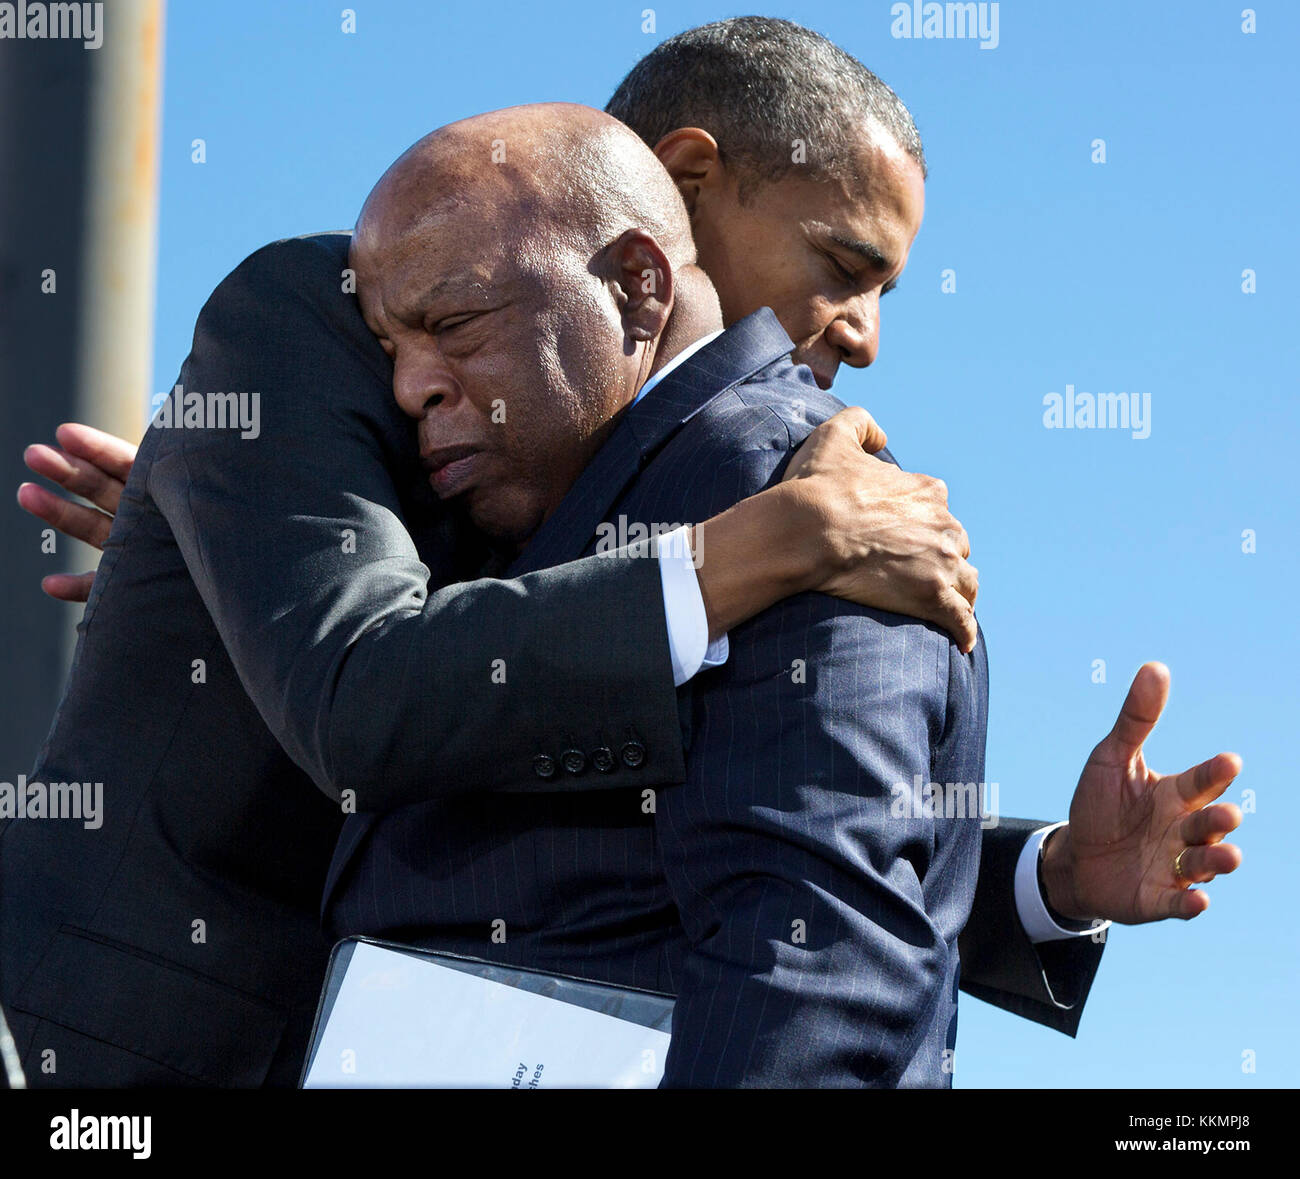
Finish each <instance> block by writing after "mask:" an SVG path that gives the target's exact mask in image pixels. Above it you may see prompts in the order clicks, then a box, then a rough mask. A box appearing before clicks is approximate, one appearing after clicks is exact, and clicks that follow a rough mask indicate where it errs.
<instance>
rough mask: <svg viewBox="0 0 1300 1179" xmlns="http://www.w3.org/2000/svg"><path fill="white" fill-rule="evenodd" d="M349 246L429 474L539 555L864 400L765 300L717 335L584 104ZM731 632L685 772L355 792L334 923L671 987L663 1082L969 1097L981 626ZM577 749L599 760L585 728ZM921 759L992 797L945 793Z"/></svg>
mask: <svg viewBox="0 0 1300 1179" xmlns="http://www.w3.org/2000/svg"><path fill="white" fill-rule="evenodd" d="M493 144H499V145H504V159H503V160H502V161H501V162H500V163H498V164H495V165H492V166H486V167H485V166H484V164H483V162H484V161H485V160H488V159H490V158H491V152H492V146H493ZM559 175H563V176H564V177H565V182H564V183H562V184H560V183H556V177H557V176H559ZM430 194H432V196H431V195H430ZM896 244H897V245H898V246H899V248H900V249H901V250H902V252H903V253H904V254H905V253H906V249H907V247H908V246H909V245H910V237H909V238H906V239H905V240H900V241H899V242H898V243H896ZM352 261H353V264H354V267H355V269H356V273H357V279H358V295H359V298H360V302H361V307H362V311H363V314H364V316H365V319H366V322H367V324H368V325H369V326H370V328H371V330H372V331H373V332H374V333H375V335H376V336H377V337H378V339H379V340H380V343H381V345H382V346H383V348H384V350H385V351H386V352H387V353H388V355H389V356H390V357H391V358H392V360H393V389H394V395H395V397H396V399H397V402H398V404H399V405H400V406H401V408H402V410H403V411H404V412H405V413H406V414H408V415H409V416H410V417H411V418H412V419H413V420H414V421H415V422H416V424H417V428H418V435H419V440H420V453H421V456H422V459H423V461H424V465H425V469H426V471H427V472H428V475H429V480H430V483H431V485H432V486H433V489H434V491H435V493H436V494H437V495H438V496H439V497H440V498H442V499H443V500H445V501H446V502H448V503H453V504H455V505H456V507H457V509H458V510H460V511H463V512H464V513H465V514H466V515H467V517H468V518H469V520H470V522H471V523H472V524H473V526H474V527H475V528H476V529H478V530H479V531H481V532H482V533H483V534H485V535H486V536H487V537H488V538H489V540H490V541H491V543H492V544H493V545H494V546H496V547H497V549H498V551H499V552H501V553H502V554H503V555H504V556H505V557H507V558H512V559H513V565H512V569H511V571H512V572H515V573H521V574H522V573H523V572H524V571H525V570H527V571H528V572H530V573H531V572H535V571H538V570H541V569H544V568H547V567H549V566H551V565H553V564H555V563H557V562H562V561H565V560H570V559H575V558H579V557H582V556H584V555H586V556H590V555H592V554H595V553H597V552H599V550H600V548H601V547H602V538H603V537H606V536H607V535H608V534H609V529H611V528H613V529H614V530H615V531H617V530H618V529H625V530H626V529H631V528H636V527H643V528H645V529H647V530H648V531H650V532H651V533H655V532H660V531H664V530H668V531H671V530H672V529H673V528H674V527H675V526H676V525H675V523H674V522H683V521H684V522H690V521H694V520H697V519H701V518H706V517H708V516H710V515H714V514H716V513H717V512H719V511H723V510H726V509H727V508H729V507H731V506H732V505H733V504H735V503H738V502H740V501H741V500H742V499H743V498H744V497H746V496H750V495H753V494H756V493H758V492H760V491H761V490H763V489H764V488H765V487H768V486H770V485H771V484H773V483H775V482H776V481H777V480H779V478H780V477H781V474H782V473H783V471H784V469H785V467H786V464H787V463H788V462H789V460H790V458H791V456H792V454H793V452H794V450H795V448H796V447H797V446H798V444H799V443H800V442H801V441H802V440H803V439H804V438H805V437H807V435H808V434H809V433H810V432H811V430H812V428H813V426H814V425H815V424H816V423H817V422H820V421H824V420H826V419H827V418H829V417H830V416H831V415H832V414H833V413H835V412H836V411H837V410H838V409H840V408H842V407H841V406H840V404H839V403H838V402H836V401H835V400H834V398H832V397H830V396H829V395H828V394H826V393H824V392H823V391H822V390H820V389H819V388H818V387H817V384H816V382H815V380H814V378H813V375H812V373H811V372H810V371H809V370H808V369H807V368H805V367H802V366H797V365H795V364H794V363H793V362H792V361H791V359H790V355H789V353H790V349H791V342H790V339H789V337H788V336H787V335H786V334H785V333H784V332H783V331H782V329H781V326H780V324H779V323H778V322H777V320H776V318H775V316H774V315H773V314H772V312H770V311H768V310H766V309H764V310H761V311H759V312H756V313H755V314H754V315H751V316H748V317H746V318H744V319H742V320H741V321H740V322H738V323H737V324H735V325H733V326H732V327H731V328H730V329H728V330H727V331H725V332H723V331H722V316H721V312H720V309H719V306H718V302H717V298H716V295H715V293H714V291H713V289H712V286H711V284H710V283H709V281H708V279H707V278H706V277H705V275H704V273H703V272H702V271H701V270H700V269H699V268H698V266H697V265H696V263H695V246H694V242H693V240H692V236H691V232H690V225H689V220H688V218H687V215H686V210H685V207H684V205H683V204H682V201H681V197H680V195H679V194H678V192H677V191H676V189H675V187H674V186H673V184H672V181H671V179H670V177H669V176H668V174H667V173H666V172H665V171H664V170H663V169H662V167H661V166H660V165H659V163H658V161H657V160H656V159H655V157H654V155H653V154H652V153H651V152H650V150H649V149H648V148H647V147H646V146H645V145H644V144H643V143H642V142H641V141H640V140H639V139H638V138H637V137H636V136H635V135H634V134H633V133H632V132H631V131H629V130H628V129H627V128H626V127H625V126H623V124H621V123H619V122H617V121H616V120H614V119H612V118H610V117H609V116H607V115H604V114H602V113H599V112H596V111H592V110H588V109H586V108H583V107H574V106H565V105H555V104H549V105H542V106H536V107H518V108H512V109H509V110H505V111H498V112H494V113H492V114H489V115H483V116H478V117H476V118H472V119H468V120H465V121H462V122H459V123H455V124H452V125H451V126H449V127H446V128H443V129H441V130H439V131H437V132H435V133H433V134H432V135H430V136H428V137H427V138H426V139H424V140H422V141H421V142H420V143H418V144H416V145H415V146H414V147H413V148H412V149H411V150H410V151H408V152H407V153H406V154H405V155H403V156H402V158H401V159H400V160H399V161H398V162H397V163H396V164H394V166H393V167H392V168H391V169H390V170H389V172H388V173H387V174H386V175H385V176H384V177H383V179H382V180H381V181H380V183H379V185H378V186H377V187H376V189H375V190H374V192H373V193H372V194H371V196H370V198H369V199H368V200H367V202H366V205H365V208H364V210H363V212H362V216H361V218H360V221H359V222H358V226H357V230H356V233H355V236H354V241H353V249H352ZM639 629H640V628H639ZM647 633H649V632H648V631H647ZM728 645H729V651H728V653H727V658H726V659H725V662H724V663H723V665H722V666H721V667H719V668H717V669H716V670H712V671H707V672H705V673H703V674H701V675H700V676H698V677H696V678H695V681H694V682H693V684H692V686H691V687H690V688H689V689H687V688H683V689H682V690H681V693H680V697H681V717H682V724H683V729H684V737H683V742H684V746H685V749H686V759H685V768H684V773H683V774H682V776H681V778H680V779H679V780H677V781H673V782H668V783H664V784H662V785H660V786H658V787H656V788H653V789H646V788H645V787H646V784H645V783H643V782H641V781H638V780H637V779H636V778H635V777H631V776H627V777H625V778H624V779H623V780H622V781H618V780H613V779H611V780H608V781H606V782H605V783H602V785H603V786H604V789H603V790H602V791H601V793H600V794H599V795H588V796H581V795H573V794H567V795H566V794H560V793H554V792H539V793H533V794H530V795H528V796H527V797H526V800H525V801H524V802H523V803H522V804H521V805H518V806H513V807H510V808H504V807H502V806H501V805H500V803H499V801H495V800H491V799H488V798H486V797H485V796H483V795H481V794H477V795H470V794H466V795H461V796H458V797H456V798H445V799H438V800H431V801H428V802H424V803H420V804H415V805H411V806H406V807H399V808H388V807H376V806H371V805H370V804H369V803H368V800H367V796H366V792H365V790H364V789H363V790H362V791H361V792H360V793H359V795H358V807H357V810H358V813H357V814H356V815H351V816H349V818H348V820H347V821H346V823H345V826H344V833H343V837H342V840H341V841H340V847H339V852H338V853H337V854H336V856H335V861H334V865H333V866H332V870H331V885H330V888H329V891H328V892H327V899H326V905H325V913H326V921H327V926H328V928H330V929H331V931H332V932H333V933H334V934H335V935H338V936H343V935H353V934H358V935H373V936H379V937H385V938H394V939H397V940H403V941H413V942H415V943H418V944H420V945H422V946H425V947H427V948H430V949H435V950H440V951H448V952H453V953H458V954H468V955H472V956H474V957H478V958H483V959H487V960H490V961H493V962H496V963H499V964H502V965H510V966H522V967H529V968H535V969H541V970H548V971H553V972H556V973H560V974H565V975H571V976H577V977H581V978H586V979H593V980H597V981H602V982H608V983H613V984H618V985H622V986H628V987H636V988H643V989H649V990H658V991H668V992H672V993H674V994H675V995H676V996H677V999H676V1006H675V1009H674V1014H673V1026H672V1036H673V1038H672V1045H671V1048H670V1050H669V1052H668V1056H667V1059H666V1062H665V1071H664V1083H665V1084H667V1085H674V1086H681V1085H685V1086H740V1085H745V1086H749V1085H782V1086H785V1085H807V1086H850V1085H868V1084H869V1085H924V1086H943V1085H946V1084H948V1083H949V1082H950V1080H951V1067H950V1063H949V1062H950V1060H951V1052H952V1050H953V1048H954V1045H955V1037H956V1014H957V1009H956V1002H957V1000H956V995H957V978H958V970H959V953H958V947H957V939H958V936H959V935H960V933H961V930H962V928H963V926H964V925H965V923H966V919H967V916H968V915H969V912H970V907H971V902H972V900H973V898H974V894H975V882H976V876H977V873H978V864H979V847H980V817H981V798H982V796H981V791H982V785H983V782H982V779H983V761H984V735H985V725H986V718H987V690H988V689H987V672H986V662H985V656H984V648H983V641H982V639H980V640H978V641H977V643H976V645H975V648H974V650H973V652H972V653H970V654H963V653H962V652H961V650H960V649H959V648H958V646H957V645H956V644H955V643H954V642H953V641H952V640H950V639H949V638H948V636H947V635H945V634H944V633H943V632H942V631H940V630H939V629H938V628H936V627H932V626H928V625H926V624H924V623H921V622H918V621H916V620H915V619H909V618H905V617H903V616H901V615H897V614H890V613H886V612H884V611H881V610H876V609H872V608H869V607H862V606H854V605H850V604H847V603H843V602H840V601H837V600H835V599H833V598H830V597H827V596H824V595H820V594H801V595H797V596H794V597H791V598H789V599H786V600H785V601H784V602H781V603H778V604H777V605H775V606H773V607H772V608H770V609H768V610H765V611H763V612H761V613H760V614H758V615H757V616H756V617H755V618H754V619H753V620H752V621H750V622H748V623H746V624H743V625H741V626H738V627H736V628H733V629H732V631H731V633H730V636H729V638H728ZM502 656H503V657H506V658H507V659H508V652H506V651H504V650H503V651H502ZM473 707H474V705H473V702H472V701H467V702H466V704H465V706H464V708H463V709H462V712H465V713H467V712H468V711H469V710H471V709H472V708H473ZM554 753H555V754H556V755H557V756H558V757H559V758H560V759H561V760H563V761H564V762H565V764H566V770H568V772H571V773H573V774H575V775H578V776H582V775H584V774H585V775H587V776H590V777H595V778H596V779H597V780H598V781H599V779H600V778H601V777H602V775H601V772H600V769H599V767H591V768H589V767H588V766H587V765H586V764H584V763H585V762H586V760H587V759H586V758H585V757H584V755H583V752H582V750H581V747H580V746H576V747H572V748H568V749H566V748H563V747H561V748H557V749H555V750H554ZM916 780H921V781H925V782H930V781H937V782H939V783H940V784H942V785H941V789H943V788H944V786H946V785H955V786H959V787H962V789H963V790H968V793H967V794H964V795H963V797H962V805H961V807H959V808H955V809H954V808H945V806H944V805H942V804H941V805H940V806H939V807H938V809H937V813H936V811H935V809H934V808H933V807H931V808H929V809H927V808H926V807H924V806H923V805H922V804H921V800H920V797H919V794H918V797H917V798H916V799H915V800H913V798H912V794H911V790H912V785H911V784H912V783H913V782H914V781H916ZM530 784H531V775H530V774H528V773H525V774H521V775H519V776H518V778H517V779H516V781H515V782H514V783H513V785H514V786H515V787H517V788H519V789H524V788H527V787H528V786H529V785H530ZM963 784H969V787H966V786H964V785H963ZM900 789H902V790H903V791H904V795H903V796H900V795H899V790H900ZM913 801H915V803H916V805H915V806H913ZM900 805H901V809H900Z"/></svg>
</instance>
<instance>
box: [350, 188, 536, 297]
mask: <svg viewBox="0 0 1300 1179" xmlns="http://www.w3.org/2000/svg"><path fill="white" fill-rule="evenodd" d="M368 212H369V211H368ZM516 236H517V235H515V234H512V233H511V232H510V230H509V229H508V228H504V227H502V226H501V224H500V222H499V221H498V220H497V219H496V218H495V217H492V216H490V215H488V214H487V212H486V211H485V210H484V209H483V208H482V207H481V206H480V207H478V208H475V207H474V205H473V204H471V202H469V201H467V200H463V199H457V198H443V199H440V200H437V201H435V202H433V203H432V204H430V205H429V206H428V207H427V208H425V209H424V210H422V211H420V212H418V213H417V214H416V215H414V216H405V217H403V216H400V215H392V214H390V213H387V212H386V211H385V210H382V209H381V210H378V211H376V212H375V214H374V215H367V216H365V217H363V218H362V221H361V223H360V224H359V225H358V227H357V233H356V236H355V237H354V239H353V243H352V254H351V261H352V266H353V267H354V269H355V270H356V272H357V284H358V293H359V295H360V297H361V299H362V302H363V303H366V304H368V305H370V306H372V307H374V306H376V305H378V304H382V305H383V307H384V309H385V310H386V311H387V312H388V313H390V314H393V315H396V316H399V317H402V316H406V315H410V314H415V313H417V312H418V311H419V310H420V309H421V308H423V307H424V306H426V305H427V304H429V303H430V302H432V301H433V300H435V299H437V298H441V297H443V296H449V295H452V294H454V295H456V296H458V297H465V298H469V299H472V300H475V301H477V302H479V303H482V302H485V301H487V300H489V299H491V298H492V297H493V296H494V295H495V294H498V293H500V292H501V291H502V290H503V289H505V288H507V287H508V286H511V285H513V284H516V283H517V282H518V281H519V279H520V277H521V275H522V269H521V267H520V265H519V259H520V258H521V256H522V254H521V251H520V250H519V249H517V248H514V247H515V246H517V242H515V241H513V240H512V239H513V238H514V237H516Z"/></svg>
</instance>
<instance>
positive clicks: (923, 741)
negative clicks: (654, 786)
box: [656, 594, 983, 1087]
mask: <svg viewBox="0 0 1300 1179" xmlns="http://www.w3.org/2000/svg"><path fill="white" fill-rule="evenodd" d="M948 647H949V644H948V643H947V641H946V640H945V639H942V638H941V637H940V636H938V635H937V633H935V632H933V631H932V630H930V629H929V628H927V627H925V626H923V625H921V624H918V623H915V622H913V621H911V620H908V619H904V618H901V617H899V616H897V615H891V614H885V613H883V612H880V611H873V610H869V609H865V608H860V607H856V606H851V605H847V604H845V603H842V602H837V601H834V600H832V599H830V598H827V597H825V596H823V595H819V594H804V595H800V596H798V597H794V598H790V599H787V600H786V601H784V602H782V603H780V604H778V605H777V606H776V607H775V608H773V609H771V610H768V611H765V612H764V613H763V614H761V615H759V616H758V617H757V618H755V619H754V620H752V621H751V622H749V623H747V624H746V625H744V626H742V627H739V628H737V629H736V630H735V631H734V632H733V633H732V635H731V657H730V659H729V661H728V663H727V664H726V666H725V667H723V668H720V669H718V670H717V671H713V672H709V673H705V674H704V675H703V676H701V677H697V680H696V681H694V685H693V695H694V705H693V707H694V724H693V726H692V733H691V744H690V753H689V757H688V760H687V779H686V782H685V783H684V784H682V785H680V786H675V787H669V788H667V789H665V790H663V791H661V792H660V796H659V799H658V802H657V810H656V830H657V832H658V836H659V841H660V846H661V851H662V856H663V862H664V869H665V875H666V879H667V881H668V885H669V888H670V890H671V892H672V895H673V898H674V900H675V902H676V905H677V908H678V911H679V913H680V915H681V920H682V923H683V926H684V928H685V931H686V934H687V938H688V943H689V949H688V951H687V953H686V955H685V960H684V964H683V970H682V976H681V977H680V978H677V979H674V980H673V982H674V983H675V985H676V990H677V995H678V998H677V1004H676V1007H675V1010H674V1015H673V1034H672V1043H671V1046H670V1048H669V1052H668V1057H667V1060H666V1062H665V1074H664V1084H665V1086H691V1087H714V1086H726V1087H730V1086H739V1085H745V1086H750V1085H756V1086H857V1085H896V1084H898V1083H899V1080H900V1078H901V1077H902V1075H903V1072H904V1071H905V1069H906V1068H907V1065H908V1064H909V1062H910V1061H911V1060H912V1058H913V1057H914V1055H915V1054H916V1053H917V1050H918V1046H919V1044H920V1043H921V1041H922V1039H923V1038H924V1037H925V1036H926V1035H927V1033H928V1032H929V1030H930V1028H931V1025H932V1023H933V1020H934V1017H935V1014H936V1010H937V1007H938V1004H939V1003H940V1001H941V999H942V998H943V997H944V993H945V989H946V987H947V986H948V985H949V980H950V979H951V978H952V972H951V970H950V960H949V954H950V952H951V950H950V946H949V944H948V941H947V939H946V938H945V936H944V935H943V933H942V932H941V931H940V930H939V929H938V928H937V926H936V924H935V922H934V921H933V920H932V918H931V916H930V914H929V912H928V911H927V898H926V895H925V886H924V883H923V878H924V877H925V874H926V872H927V869H928V867H929V861H930V857H931V855H932V853H933V849H934V846H935V819H934V818H933V817H928V818H927V817H924V815H923V814H916V813H910V814H903V815H899V814H898V813H896V808H895V806H894V801H895V799H896V798H897V792H896V791H895V789H894V787H895V786H896V784H900V783H906V784H910V783H912V782H913V780H914V775H923V776H924V780H926V781H928V780H929V777H930V774H931V771H932V768H933V766H932V760H931V755H932V750H933V749H935V748H936V747H937V746H938V744H939V742H940V741H941V740H944V734H945V731H947V732H948V739H949V740H950V741H951V742H952V743H953V747H954V748H956V747H959V746H960V747H962V748H966V749H973V746H972V744H971V742H973V741H974V740H975V739H976V738H977V739H978V755H979V757H980V758H981V759H982V754H983V731H982V728H981V729H980V731H979V732H978V734H976V733H974V732H967V733H958V732H956V731H955V730H954V729H953V727H952V726H950V725H949V724H948V707H947V703H948V695H949V690H950V684H949V679H950V675H951V674H952V673H951V665H950V657H949V652H948ZM956 665H957V666H958V667H959V668H963V669H965V670H964V671H963V672H962V673H961V674H970V675H972V676H973V675H974V674H975V672H974V670H973V665H972V664H971V663H970V661H968V660H957V661H956ZM954 690H956V691H957V692H958V694H959V695H960V694H961V692H962V691H965V688H964V687H963V686H962V685H957V686H956V688H955V689H954ZM977 719H978V718H977ZM967 821H970V822H975V821H977V820H975V819H972V820H967ZM970 867H971V868H973V857H972V859H971V862H970ZM963 915H964V914H963ZM958 927H959V925H958V926H955V927H954V929H953V936H954V938H955V934H956V928H958Z"/></svg>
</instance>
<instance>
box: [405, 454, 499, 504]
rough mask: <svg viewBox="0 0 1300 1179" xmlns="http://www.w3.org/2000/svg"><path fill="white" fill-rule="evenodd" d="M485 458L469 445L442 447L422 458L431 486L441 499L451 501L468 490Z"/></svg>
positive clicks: (422, 455)
mask: <svg viewBox="0 0 1300 1179" xmlns="http://www.w3.org/2000/svg"><path fill="white" fill-rule="evenodd" d="M485 458H486V456H485V455H484V453H483V451H481V450H480V449H479V448H478V447H477V446H469V445H464V446H440V447H438V448H436V449H434V450H426V451H425V452H424V453H423V454H421V456H420V459H421V461H422V463H423V466H424V469H425V470H426V471H427V472H428V474H429V486H430V487H432V488H433V490H434V493H435V494H436V495H437V496H438V498H439V499H450V498H451V497H452V496H454V495H460V493H461V492H463V491H465V490H467V489H468V488H469V486H470V484H471V483H473V481H474V478H475V476H476V475H477V474H478V471H479V468H480V467H481V466H482V465H483V461H484V459H485Z"/></svg>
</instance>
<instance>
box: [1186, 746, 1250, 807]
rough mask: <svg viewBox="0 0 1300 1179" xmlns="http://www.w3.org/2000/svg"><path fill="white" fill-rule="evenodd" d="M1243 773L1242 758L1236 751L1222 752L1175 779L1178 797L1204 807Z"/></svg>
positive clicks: (1190, 805)
mask: <svg viewBox="0 0 1300 1179" xmlns="http://www.w3.org/2000/svg"><path fill="white" fill-rule="evenodd" d="M1239 773H1241V758H1239V757H1238V756H1237V755H1236V754H1235V753H1220V754H1217V755H1216V756H1215V757H1212V758H1210V760H1209V761H1203V762H1201V764H1200V765H1198V766H1193V767H1192V768H1191V769H1190V770H1184V771H1183V772H1182V773H1181V774H1179V775H1178V776H1177V778H1175V779H1174V784H1175V786H1176V787H1177V790H1178V797H1179V798H1181V799H1182V800H1183V801H1184V802H1185V803H1187V805H1188V806H1189V807H1203V806H1205V804H1206V803H1210V802H1213V801H1214V800H1215V799H1216V798H1218V797H1219V795H1221V794H1222V793H1223V792H1224V791H1225V790H1227V788H1228V787H1229V786H1231V785H1232V782H1233V779H1235V778H1236V776H1237V775H1238V774H1239Z"/></svg>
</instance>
